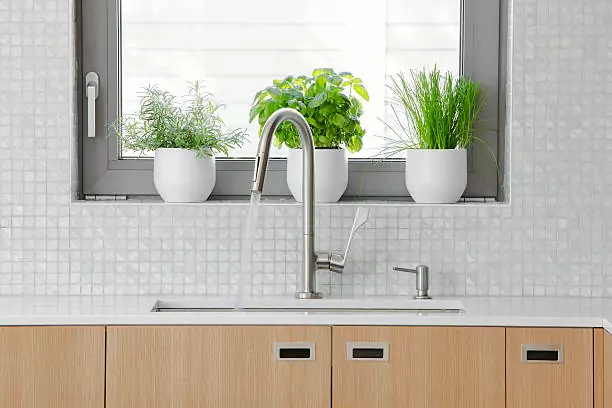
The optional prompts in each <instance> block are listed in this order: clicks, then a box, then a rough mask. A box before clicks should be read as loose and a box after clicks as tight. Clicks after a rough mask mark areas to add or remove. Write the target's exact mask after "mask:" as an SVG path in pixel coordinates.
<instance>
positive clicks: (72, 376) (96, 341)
mask: <svg viewBox="0 0 612 408" xmlns="http://www.w3.org/2000/svg"><path fill="white" fill-rule="evenodd" d="M104 330H105V329H104V327H3V328H0V367H1V369H0V407H11V408H47V407H54V408H55V407H56V408H83V407H88V408H90V407H91V408H96V407H98V408H102V407H104Z"/></svg>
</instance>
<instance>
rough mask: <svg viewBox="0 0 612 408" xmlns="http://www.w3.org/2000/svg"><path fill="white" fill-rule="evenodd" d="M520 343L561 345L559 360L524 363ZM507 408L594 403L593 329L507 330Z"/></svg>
mask: <svg viewBox="0 0 612 408" xmlns="http://www.w3.org/2000/svg"><path fill="white" fill-rule="evenodd" d="M523 344H542V345H562V346H563V362H562V363H523V362H521V347H522V345H523ZM506 379H507V392H506V407H507V408H548V407H550V408H564V407H567V408H570V407H572V408H588V407H592V406H593V386H594V383H593V329H559V328H508V329H506Z"/></svg>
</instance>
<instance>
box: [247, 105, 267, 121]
mask: <svg viewBox="0 0 612 408" xmlns="http://www.w3.org/2000/svg"><path fill="white" fill-rule="evenodd" d="M263 110H264V107H263V105H255V106H253V107H252V108H251V110H250V111H249V123H251V122H253V120H255V118H256V117H257V116H259V114H260V113H261V112H262V111H263Z"/></svg>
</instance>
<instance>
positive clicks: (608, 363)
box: [593, 329, 612, 408]
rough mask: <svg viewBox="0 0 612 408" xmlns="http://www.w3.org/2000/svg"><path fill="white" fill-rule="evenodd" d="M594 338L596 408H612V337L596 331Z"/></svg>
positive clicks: (602, 330) (602, 331) (601, 331)
mask: <svg viewBox="0 0 612 408" xmlns="http://www.w3.org/2000/svg"><path fill="white" fill-rule="evenodd" d="M594 336H595V338H594V341H593V346H594V350H593V351H594V360H595V361H594V363H595V367H594V373H595V379H594V381H595V387H594V388H595V398H594V401H595V408H612V335H611V334H610V333H608V332H607V331H606V330H604V329H595V332H594Z"/></svg>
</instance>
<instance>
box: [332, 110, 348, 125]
mask: <svg viewBox="0 0 612 408" xmlns="http://www.w3.org/2000/svg"><path fill="white" fill-rule="evenodd" d="M332 122H333V123H334V125H336V126H338V127H339V128H341V127H344V126H345V125H346V122H347V120H346V118H345V117H344V116H342V115H341V114H339V113H336V114H335V115H334V117H333V119H332Z"/></svg>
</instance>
